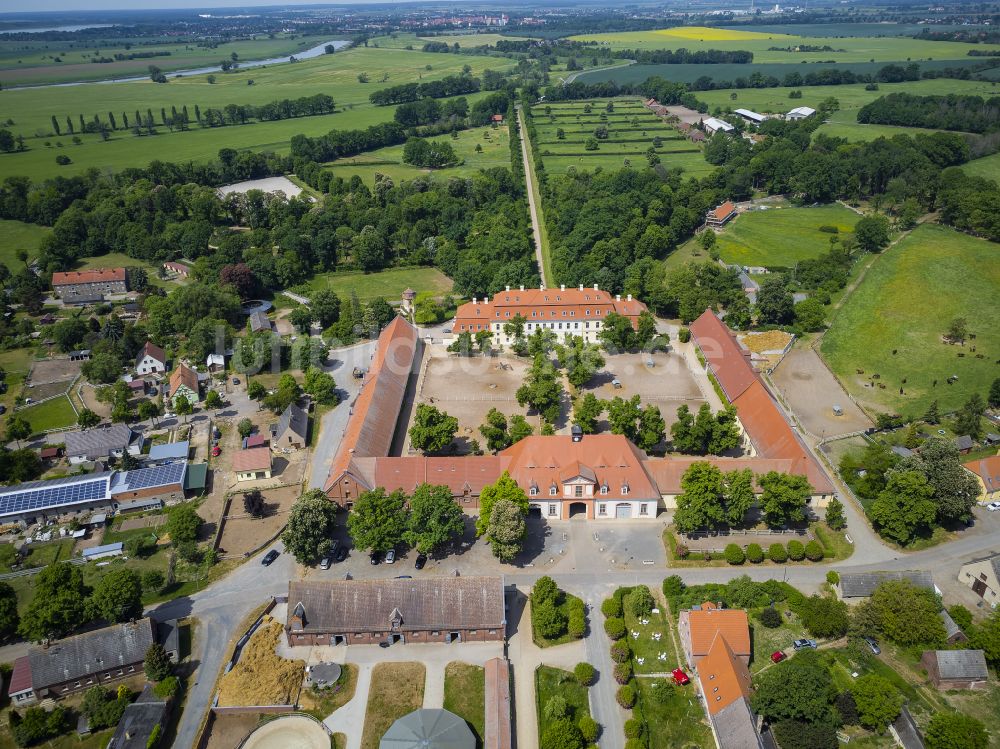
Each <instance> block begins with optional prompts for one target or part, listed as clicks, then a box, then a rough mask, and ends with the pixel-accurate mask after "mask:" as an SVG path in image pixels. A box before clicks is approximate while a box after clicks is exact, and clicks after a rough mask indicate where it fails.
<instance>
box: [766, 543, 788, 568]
mask: <svg viewBox="0 0 1000 749" xmlns="http://www.w3.org/2000/svg"><path fill="white" fill-rule="evenodd" d="M767 558H768V559H770V560H771V561H772V562H775V563H777V564H782V563H783V562H787V561H788V554H787V553H786V552H785V547H784V546H782V545H781V544H771V545H770V546H769V547H767Z"/></svg>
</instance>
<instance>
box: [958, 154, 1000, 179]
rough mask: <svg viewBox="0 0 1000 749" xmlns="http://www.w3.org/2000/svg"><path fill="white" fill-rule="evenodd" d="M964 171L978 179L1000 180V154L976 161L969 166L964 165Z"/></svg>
mask: <svg viewBox="0 0 1000 749" xmlns="http://www.w3.org/2000/svg"><path fill="white" fill-rule="evenodd" d="M962 171H963V172H965V173H966V174H972V175H974V176H976V177H985V178H986V179H992V180H1000V153H995V154H993V155H992V156H984V157H982V158H981V159H975V160H973V161H970V162H969V163H968V164H962Z"/></svg>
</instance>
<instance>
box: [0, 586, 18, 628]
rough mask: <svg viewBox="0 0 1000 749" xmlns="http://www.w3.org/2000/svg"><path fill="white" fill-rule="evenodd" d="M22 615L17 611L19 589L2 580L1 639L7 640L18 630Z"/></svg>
mask: <svg viewBox="0 0 1000 749" xmlns="http://www.w3.org/2000/svg"><path fill="white" fill-rule="evenodd" d="M20 623H21V617H20V616H19V615H18V613H17V591H15V590H14V589H13V588H12V587H11V586H10V584H9V583H5V582H0V639H2V640H6V639H8V638H10V637H12V636H13V635H14V634H15V633H16V632H17V625H18V624H20Z"/></svg>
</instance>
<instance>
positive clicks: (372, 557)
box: [368, 551, 382, 564]
mask: <svg viewBox="0 0 1000 749" xmlns="http://www.w3.org/2000/svg"><path fill="white" fill-rule="evenodd" d="M368 561H370V562H371V563H372V564H380V563H381V562H382V552H381V551H373V552H372V553H371V554H369V555H368Z"/></svg>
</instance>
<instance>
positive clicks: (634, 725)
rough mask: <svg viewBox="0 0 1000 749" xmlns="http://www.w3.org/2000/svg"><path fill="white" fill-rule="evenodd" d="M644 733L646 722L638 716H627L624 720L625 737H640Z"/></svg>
mask: <svg viewBox="0 0 1000 749" xmlns="http://www.w3.org/2000/svg"><path fill="white" fill-rule="evenodd" d="M644 733H646V724H645V723H643V722H642V721H641V720H639V719H638V718H629V719H628V720H626V721H625V738H626V739H641V738H642V735H643V734H644Z"/></svg>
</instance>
